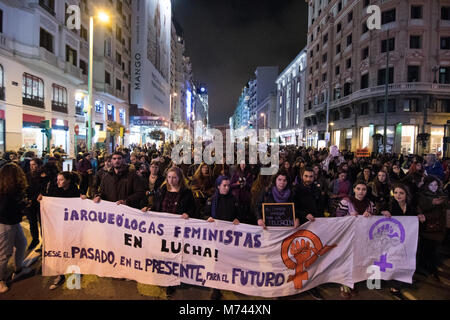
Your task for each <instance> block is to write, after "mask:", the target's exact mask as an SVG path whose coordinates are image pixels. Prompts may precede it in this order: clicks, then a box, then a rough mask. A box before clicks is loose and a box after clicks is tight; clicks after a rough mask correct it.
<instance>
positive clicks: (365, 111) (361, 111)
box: [359, 102, 369, 116]
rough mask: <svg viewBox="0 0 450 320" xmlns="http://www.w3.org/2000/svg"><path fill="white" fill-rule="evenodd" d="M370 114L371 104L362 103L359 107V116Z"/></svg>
mask: <svg viewBox="0 0 450 320" xmlns="http://www.w3.org/2000/svg"><path fill="white" fill-rule="evenodd" d="M368 114H369V103H368V102H365V103H361V105H360V106H359V115H361V116H364V115H368Z"/></svg>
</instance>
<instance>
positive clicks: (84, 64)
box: [80, 59, 88, 75]
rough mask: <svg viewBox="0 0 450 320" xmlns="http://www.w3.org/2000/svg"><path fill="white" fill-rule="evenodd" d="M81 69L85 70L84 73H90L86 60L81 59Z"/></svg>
mask: <svg viewBox="0 0 450 320" xmlns="http://www.w3.org/2000/svg"><path fill="white" fill-rule="evenodd" d="M80 69H81V70H82V71H83V74H85V75H87V74H88V70H87V63H86V61H84V60H81V59H80Z"/></svg>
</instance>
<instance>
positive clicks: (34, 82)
mask: <svg viewBox="0 0 450 320" xmlns="http://www.w3.org/2000/svg"><path fill="white" fill-rule="evenodd" d="M22 82H23V83H22V100H23V104H25V105H28V106H34V107H40V108H44V81H43V80H42V79H41V78H38V77H35V76H33V75H31V74H28V73H24V74H23V76H22Z"/></svg>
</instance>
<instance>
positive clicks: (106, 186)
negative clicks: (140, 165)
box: [97, 166, 145, 208]
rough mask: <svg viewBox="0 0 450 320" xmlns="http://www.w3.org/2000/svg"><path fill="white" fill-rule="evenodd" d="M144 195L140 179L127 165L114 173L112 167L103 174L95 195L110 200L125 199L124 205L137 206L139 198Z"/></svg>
mask: <svg viewBox="0 0 450 320" xmlns="http://www.w3.org/2000/svg"><path fill="white" fill-rule="evenodd" d="M144 195H145V190H144V185H143V184H142V181H141V179H139V177H138V176H137V175H136V173H135V172H134V171H131V170H130V169H129V166H122V167H121V168H120V170H119V172H118V173H117V174H116V173H115V171H114V168H112V169H111V170H109V171H108V173H107V174H105V175H104V177H103V179H102V182H101V184H100V191H99V192H98V194H97V196H100V197H101V199H103V200H106V201H111V202H117V201H119V200H125V201H126V205H127V206H129V207H133V208H138V207H139V204H140V201H141V199H142V198H143V197H144Z"/></svg>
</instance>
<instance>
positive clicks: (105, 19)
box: [87, 12, 109, 151]
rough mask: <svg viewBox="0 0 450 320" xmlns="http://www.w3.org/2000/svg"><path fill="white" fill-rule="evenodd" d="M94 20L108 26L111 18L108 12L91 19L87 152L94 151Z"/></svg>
mask: <svg viewBox="0 0 450 320" xmlns="http://www.w3.org/2000/svg"><path fill="white" fill-rule="evenodd" d="M94 18H98V19H99V20H100V22H102V23H104V24H106V23H108V22H109V16H108V14H107V13H106V12H99V13H98V14H97V16H91V17H90V18H89V74H88V97H89V98H88V134H87V151H91V150H92V105H93V101H94V97H93V74H94V72H93V71H94Z"/></svg>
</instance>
